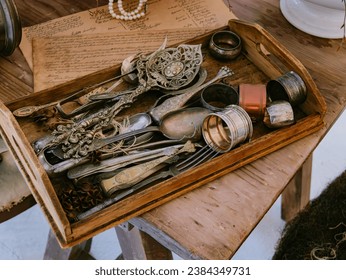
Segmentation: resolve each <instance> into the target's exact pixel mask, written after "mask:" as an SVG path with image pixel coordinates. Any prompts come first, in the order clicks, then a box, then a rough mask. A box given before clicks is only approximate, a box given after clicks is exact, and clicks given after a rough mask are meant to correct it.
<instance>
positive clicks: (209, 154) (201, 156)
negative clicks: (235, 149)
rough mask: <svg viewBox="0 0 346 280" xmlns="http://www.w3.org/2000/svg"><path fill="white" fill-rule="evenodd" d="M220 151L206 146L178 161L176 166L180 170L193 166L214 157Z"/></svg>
mask: <svg viewBox="0 0 346 280" xmlns="http://www.w3.org/2000/svg"><path fill="white" fill-rule="evenodd" d="M218 154H219V153H218V152H216V151H214V150H213V149H211V148H210V147H209V146H207V145H206V146H204V147H203V148H202V149H200V150H199V151H198V152H196V153H194V154H192V155H191V156H189V157H188V158H186V159H185V160H183V161H182V162H180V163H178V164H177V165H176V166H175V167H176V169H177V170H179V172H182V171H184V170H187V169H190V168H193V167H195V166H197V165H199V164H201V163H203V162H206V161H208V160H210V159H213V158H214V157H215V156H217V155H218Z"/></svg>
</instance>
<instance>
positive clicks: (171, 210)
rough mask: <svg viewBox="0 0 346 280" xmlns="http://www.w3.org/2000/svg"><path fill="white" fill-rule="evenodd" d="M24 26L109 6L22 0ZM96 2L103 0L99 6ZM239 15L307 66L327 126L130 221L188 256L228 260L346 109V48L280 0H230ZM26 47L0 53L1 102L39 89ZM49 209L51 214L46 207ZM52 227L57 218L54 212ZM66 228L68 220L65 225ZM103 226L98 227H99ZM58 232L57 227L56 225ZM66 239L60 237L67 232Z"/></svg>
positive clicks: (92, 1) (18, 0)
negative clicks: (293, 19) (290, 16)
mask: <svg viewBox="0 0 346 280" xmlns="http://www.w3.org/2000/svg"><path fill="white" fill-rule="evenodd" d="M15 2H16V4H17V8H18V11H19V14H20V16H21V19H22V23H23V26H29V25H33V24H36V23H40V22H43V21H47V20H49V19H53V18H56V17H59V16H63V15H67V14H70V13H74V12H78V11H81V10H85V9H87V8H93V7H96V5H97V4H98V5H105V4H107V2H108V1H101V0H100V1H95V0H86V1H68V0H56V1H48V0H45V1H43V0H16V1H15ZM95 2H98V3H96V5H95ZM225 2H227V3H229V5H230V7H231V8H232V10H233V12H234V13H235V15H236V16H237V17H238V18H240V19H244V20H248V21H252V22H256V23H259V24H260V25H262V26H263V27H264V28H265V29H266V30H268V31H269V33H271V34H272V35H273V36H274V37H275V38H276V39H277V40H278V41H279V42H280V43H282V44H283V45H284V46H285V47H286V48H287V49H288V50H289V51H291V52H292V53H293V55H294V56H296V57H297V58H298V59H299V60H300V61H301V62H302V64H303V65H304V66H305V67H306V68H307V69H308V71H309V73H310V74H311V77H312V79H313V80H314V82H315V83H316V85H317V87H318V89H319V90H320V92H321V93H322V95H323V97H324V98H325V100H326V102H327V112H326V116H325V118H324V122H325V128H324V129H322V130H320V131H318V132H316V133H314V134H312V135H311V136H308V137H305V138H304V139H302V140H299V141H298V142H295V143H293V144H290V145H289V146H287V147H285V148H283V149H280V150H278V151H276V152H274V153H272V154H270V155H267V156H265V157H262V158H260V159H258V160H256V161H255V162H253V163H251V164H247V165H246V166H244V167H242V168H240V169H238V170H236V171H233V172H232V173H229V174H226V175H224V176H223V177H221V178H218V179H216V180H214V181H213V182H210V183H208V184H206V185H205V186H202V187H200V188H198V189H196V190H194V191H191V192H189V193H187V194H185V195H183V196H181V197H180V198H177V199H174V200H173V201H170V202H168V203H166V204H164V205H162V206H160V207H157V208H155V209H154V210H152V211H150V212H148V213H146V214H144V215H142V216H141V217H139V218H135V219H133V220H131V222H132V223H133V224H135V225H138V226H139V227H140V228H141V229H142V230H143V231H145V232H147V233H148V234H150V235H151V236H153V237H155V239H157V240H159V241H160V243H161V244H164V245H165V246H166V247H168V248H169V249H172V250H174V251H176V252H177V253H178V254H179V255H180V256H181V257H183V258H194V259H198V258H201V259H229V258H231V257H232V256H233V254H234V253H235V252H236V251H237V249H238V248H239V247H240V245H241V244H242V242H243V241H244V240H245V239H246V238H247V236H248V235H249V234H250V233H251V231H252V230H253V228H254V227H255V226H256V225H257V224H258V223H259V221H260V220H261V219H262V217H263V216H264V215H265V214H266V212H267V211H268V209H269V208H270V207H271V206H272V204H273V203H274V202H275V200H276V199H277V198H278V197H279V195H280V194H281V193H282V191H283V190H284V189H285V187H286V185H287V184H288V182H289V181H290V180H291V178H293V176H294V174H295V173H296V172H297V170H299V168H300V167H301V165H302V164H303V163H304V162H305V160H306V159H307V158H308V157H309V156H310V155H311V153H312V152H313V150H314V149H315V147H316V146H317V145H318V143H319V142H320V141H321V140H322V138H323V137H324V135H325V134H326V133H327V132H328V129H329V128H330V127H331V125H332V124H333V123H334V122H335V121H336V119H337V118H338V116H339V115H340V113H341V112H342V111H343V110H344V107H345V103H346V100H345V98H346V97H345V88H346V81H345V77H344V72H345V69H346V46H345V44H344V45H343V46H342V48H341V49H340V50H338V48H339V46H340V40H327V39H320V38H317V37H314V36H310V35H307V34H305V33H303V32H301V31H299V30H297V29H295V28H294V27H293V26H292V25H290V24H289V23H288V22H287V21H286V20H285V18H284V17H283V16H282V14H281V12H280V10H279V1H278V0H263V1H251V0H229V1H225ZM32 84H33V83H32V73H31V70H30V69H29V67H28V66H27V64H26V61H25V59H24V58H23V56H22V55H21V53H20V51H19V50H16V51H15V53H14V54H13V55H11V56H10V57H6V58H3V57H1V58H0V99H1V100H2V101H3V102H5V103H9V102H12V101H13V100H15V99H18V98H21V97H25V96H27V95H29V94H31V93H32ZM43 211H46V210H45V209H44V207H43ZM48 219H49V220H50V222H51V224H53V223H52V218H51V217H48ZM60 226H61V225H60ZM98 230H99V231H101V230H100V229H95V231H98ZM54 231H55V232H58V230H57V228H54ZM60 238H61V237H60Z"/></svg>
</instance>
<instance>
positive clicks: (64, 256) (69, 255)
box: [43, 230, 94, 260]
mask: <svg viewBox="0 0 346 280" xmlns="http://www.w3.org/2000/svg"><path fill="white" fill-rule="evenodd" d="M91 241H92V239H89V240H87V241H84V242H82V243H81V244H78V245H76V246H74V247H72V248H66V249H62V248H61V247H60V245H59V243H58V241H57V240H56V237H55V236H54V234H53V232H52V231H51V230H50V231H49V234H48V241H47V246H46V251H45V253H44V257H43V259H44V260H93V259H94V258H93V257H92V256H91V255H90V254H89V252H90V249H91Z"/></svg>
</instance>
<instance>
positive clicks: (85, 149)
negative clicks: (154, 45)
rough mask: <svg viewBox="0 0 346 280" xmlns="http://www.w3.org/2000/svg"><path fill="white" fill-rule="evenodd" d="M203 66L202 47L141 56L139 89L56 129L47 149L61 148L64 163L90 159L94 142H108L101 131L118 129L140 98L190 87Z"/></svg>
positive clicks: (190, 47)
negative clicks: (121, 115)
mask: <svg viewBox="0 0 346 280" xmlns="http://www.w3.org/2000/svg"><path fill="white" fill-rule="evenodd" d="M202 62H203V56H202V52H201V45H180V46H178V47H176V48H167V49H163V48H160V49H158V50H157V51H155V52H153V53H152V54H149V55H144V54H141V55H139V56H138V59H137V62H136V70H137V77H138V83H139V84H138V86H137V88H136V89H135V90H133V91H131V92H130V93H128V94H125V95H122V96H121V97H120V99H119V100H118V101H117V102H116V103H115V104H113V105H112V106H111V107H108V108H102V109H100V110H99V111H98V112H96V113H94V114H92V115H90V116H88V117H86V118H84V119H82V120H79V121H75V122H74V123H72V124H69V125H66V126H59V127H57V129H56V130H55V131H54V132H53V133H52V135H53V136H54V137H53V139H52V141H51V142H50V143H49V144H48V145H47V147H54V146H58V145H61V149H62V151H63V153H64V154H63V157H64V158H65V159H68V158H79V157H85V156H87V155H88V154H89V153H90V152H92V151H93V149H91V147H92V146H93V145H92V144H93V142H94V140H95V139H99V138H105V136H104V135H103V133H102V131H103V130H104V129H105V128H108V127H114V128H115V127H116V125H117V124H114V118H115V116H116V115H117V114H118V113H119V112H120V111H121V110H122V109H124V108H126V107H129V106H130V105H131V104H132V103H133V102H134V101H135V100H136V99H137V97H138V96H139V95H141V94H142V93H145V92H147V91H149V90H150V89H153V88H161V89H164V90H178V89H181V88H183V87H185V86H187V85H189V84H190V83H191V82H192V81H193V80H194V78H195V77H196V75H197V74H198V72H199V70H200V66H201V64H202Z"/></svg>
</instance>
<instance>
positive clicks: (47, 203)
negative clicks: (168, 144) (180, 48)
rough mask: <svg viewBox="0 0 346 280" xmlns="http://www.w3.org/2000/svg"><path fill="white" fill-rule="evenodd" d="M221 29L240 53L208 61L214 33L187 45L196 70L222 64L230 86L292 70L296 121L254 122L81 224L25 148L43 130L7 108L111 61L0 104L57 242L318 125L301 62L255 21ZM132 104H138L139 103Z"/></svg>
mask: <svg viewBox="0 0 346 280" xmlns="http://www.w3.org/2000/svg"><path fill="white" fill-rule="evenodd" d="M224 29H230V30H232V31H234V32H236V33H237V34H238V35H239V36H240V37H241V39H242V42H243V51H242V54H241V55H240V56H239V57H238V58H237V59H236V60H234V61H230V62H221V61H218V60H215V59H213V58H212V56H211V55H210V54H209V53H208V50H207V48H206V47H207V44H208V42H209V40H210V37H211V35H212V34H213V33H214V32H212V33H210V34H205V35H204V36H201V37H198V38H195V39H194V40H192V41H189V42H187V43H189V44H202V47H203V53H204V62H203V67H205V68H206V69H207V71H208V78H209V79H210V78H211V77H214V76H215V74H216V73H217V71H218V70H219V69H220V68H221V66H223V65H228V66H229V67H230V68H232V69H233V71H234V72H235V74H234V75H233V76H232V77H229V78H226V79H225V80H224V82H226V83H229V84H232V85H237V84H240V83H267V82H268V81H269V80H270V79H274V78H277V77H279V76H281V75H282V74H284V73H286V72H287V71H290V70H293V71H295V72H296V73H297V74H299V75H300V76H301V77H302V79H303V80H304V82H305V84H306V86H307V91H308V96H307V99H306V101H305V102H304V103H303V104H302V105H300V106H299V108H298V112H297V115H298V120H297V122H296V123H295V124H294V125H291V126H287V127H285V128H280V129H276V130H270V129H268V128H264V126H260V125H259V126H258V127H256V126H255V127H254V136H253V139H252V141H251V142H249V143H246V144H243V145H241V146H239V147H236V148H234V149H233V150H231V151H229V152H227V153H225V154H222V155H220V156H218V157H216V158H214V159H213V160H211V161H209V162H207V163H204V164H202V165H200V166H198V167H195V168H193V169H192V170H190V171H187V172H184V173H181V174H179V175H177V176H175V177H173V178H171V179H167V180H165V181H162V182H161V183H158V184H156V185H153V186H150V187H148V188H146V189H144V190H142V191H140V192H138V193H135V194H133V195H131V196H129V197H127V198H125V199H123V200H121V201H119V202H117V203H115V204H113V205H111V206H109V207H107V208H105V209H103V210H100V211H98V212H97V213H95V214H93V215H91V216H89V217H88V218H86V219H84V220H82V221H77V222H70V221H69V219H68V218H67V216H66V213H65V212H64V210H63V207H62V205H61V202H60V201H59V199H58V196H57V192H56V187H57V186H56V185H55V184H54V183H53V181H52V180H51V179H50V178H49V177H48V175H47V173H46V172H45V170H44V168H43V167H42V165H41V164H40V162H39V161H38V159H37V156H36V154H35V152H34V150H33V149H32V147H31V143H32V142H33V141H34V140H36V139H38V138H40V137H42V136H43V135H46V134H47V132H46V131H44V130H43V129H42V128H41V127H40V126H38V125H37V124H36V123H34V122H33V121H32V120H31V119H30V118H21V119H16V118H15V117H14V116H13V114H12V112H13V111H14V110H15V109H18V108H21V107H24V106H28V105H39V104H45V103H48V102H52V101H55V100H58V99H61V98H63V97H66V96H68V95H69V94H71V93H72V92H75V91H77V90H79V89H81V88H84V87H86V86H89V85H92V84H95V83H97V82H100V81H104V80H107V79H109V78H111V77H113V76H114V75H115V74H118V73H120V69H119V68H120V67H119V65H115V66H114V67H112V68H110V69H107V70H106V71H100V72H97V73H94V74H92V75H89V76H87V77H83V78H81V79H78V80H76V81H73V82H69V83H66V84H63V85H59V86H56V87H55V88H53V89H49V90H46V91H41V92H38V93H35V94H33V95H30V96H28V97H26V98H23V99H20V100H16V101H15V102H12V103H9V104H6V105H4V104H0V124H1V128H0V133H1V135H2V137H3V139H4V140H5V142H6V144H7V145H8V147H9V150H10V151H11V152H12V154H13V155H14V158H15V160H16V162H17V165H18V167H19V169H20V171H21V172H22V174H23V175H24V177H25V179H26V181H27V183H28V186H29V188H30V190H31V192H32V193H33V195H34V197H35V199H36V201H37V202H38V204H39V205H40V206H41V209H42V211H43V212H44V213H45V215H46V217H47V219H48V220H49V223H50V225H51V227H52V229H53V231H54V232H55V234H56V236H57V239H58V240H59V243H60V245H61V246H62V247H70V246H73V245H75V244H77V243H79V242H81V241H84V240H86V239H89V238H91V237H93V236H94V235H96V234H98V233H100V232H102V231H105V230H107V229H109V228H111V227H114V226H116V225H118V224H120V223H122V222H124V221H126V220H128V219H130V218H132V217H135V216H138V215H140V214H142V213H144V212H146V211H148V210H150V209H153V208H155V207H157V206H159V205H161V204H163V203H165V202H167V201H169V200H172V199H174V198H176V197H178V196H180V195H182V194H184V193H186V192H189V191H191V190H193V189H195V188H197V187H199V186H202V185H204V184H206V183H207V182H210V181H212V180H215V179H216V178H218V177H220V176H222V175H224V174H226V173H229V172H231V171H232V170H235V169H236V168H239V167H241V166H243V165H245V164H247V163H250V162H252V161H254V160H256V159H258V158H260V157H262V156H264V155H267V154H269V153H271V152H273V151H275V150H278V149H280V148H281V147H284V146H286V145H288V144H289V143H291V142H293V141H296V140H298V139H300V138H303V137H305V136H306V135H309V134H311V133H313V132H315V131H317V130H318V129H320V128H321V127H322V126H323V117H324V114H325V112H326V104H325V101H324V99H323V98H322V96H321V94H320V92H319V91H318V89H317V87H316V85H315V83H314V81H313V80H312V78H311V76H310V75H309V73H308V72H307V70H306V69H305V67H304V66H303V65H302V64H301V63H300V62H299V61H298V60H297V59H296V58H295V57H294V56H293V55H292V54H291V53H290V52H289V51H287V50H286V49H285V48H284V47H283V46H282V45H281V44H280V43H279V42H277V41H276V40H275V39H274V38H273V37H272V36H271V35H270V34H268V33H267V32H266V31H265V30H264V29H263V28H262V27H260V26H258V25H256V24H252V23H247V22H243V21H240V20H231V21H230V22H229V26H227V27H225V28H224ZM144 96H146V94H144ZM147 97H148V96H146V99H145V100H147V101H148V100H149V99H150V98H149V97H148V98H147ZM148 102H149V101H148ZM137 103H140V105H141V106H143V99H142V100H138V102H137ZM149 105H150V104H149ZM134 107H136V106H134ZM139 108H141V107H140V106H139ZM142 109H143V108H142Z"/></svg>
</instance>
